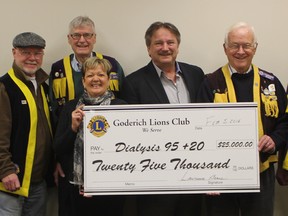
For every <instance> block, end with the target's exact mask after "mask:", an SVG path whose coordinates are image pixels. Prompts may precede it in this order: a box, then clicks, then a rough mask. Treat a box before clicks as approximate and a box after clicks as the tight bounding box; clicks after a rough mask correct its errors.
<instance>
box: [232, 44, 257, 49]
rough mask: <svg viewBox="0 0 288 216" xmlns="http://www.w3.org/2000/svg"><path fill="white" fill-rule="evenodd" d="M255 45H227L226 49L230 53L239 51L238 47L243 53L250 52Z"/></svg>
mask: <svg viewBox="0 0 288 216" xmlns="http://www.w3.org/2000/svg"><path fill="white" fill-rule="evenodd" d="M257 45H258V44H257V43H254V44H250V43H246V44H238V43H228V46H227V47H228V48H229V49H230V50H232V51H237V50H239V49H240V47H242V49H243V50H244V51H250V50H252V49H254V48H256V47H257Z"/></svg>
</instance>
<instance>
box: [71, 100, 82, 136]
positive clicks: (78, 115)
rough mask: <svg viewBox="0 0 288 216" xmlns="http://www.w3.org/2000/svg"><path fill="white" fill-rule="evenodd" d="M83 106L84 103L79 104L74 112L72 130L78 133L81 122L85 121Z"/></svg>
mask: <svg viewBox="0 0 288 216" xmlns="http://www.w3.org/2000/svg"><path fill="white" fill-rule="evenodd" d="M83 107H84V104H83V105H81V106H79V107H78V108H77V109H75V110H74V111H73V112H72V125H71V128H72V130H73V131H74V132H75V133H76V132H77V131H78V128H79V126H80V124H81V122H82V121H83V117H84V112H83V110H82V109H83Z"/></svg>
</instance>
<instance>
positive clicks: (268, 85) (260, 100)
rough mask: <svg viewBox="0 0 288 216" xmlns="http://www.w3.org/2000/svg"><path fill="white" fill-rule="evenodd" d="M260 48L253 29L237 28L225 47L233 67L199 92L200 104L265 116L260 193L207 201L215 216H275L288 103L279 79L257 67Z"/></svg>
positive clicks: (239, 25) (261, 121) (220, 72)
mask: <svg viewBox="0 0 288 216" xmlns="http://www.w3.org/2000/svg"><path fill="white" fill-rule="evenodd" d="M257 45H258V43H257V39H256V36H255V32H254V28H253V27H252V26H250V25H249V24H247V23H243V22H240V23H237V24H235V25H233V26H232V27H231V28H230V29H229V30H228V32H227V34H226V35H225V41H224V44H223V47H224V52H225V54H226V56H227V58H228V64H226V65H225V66H223V67H221V68H219V69H217V70H216V71H215V72H213V73H211V74H208V75H207V76H206V79H205V80H204V82H203V84H202V86H201V87H200V90H199V94H198V102H214V103H234V102H256V103H257V104H258V116H259V118H258V129H259V131H258V134H259V142H258V143H257V145H258V150H259V154H260V156H259V158H260V192H259V193H227V194H216V195H215V194H214V195H215V196H211V195H207V197H206V198H207V205H208V206H207V211H208V215H209V216H211V215H212V216H214V215H219V216H220V215H221V216H234V215H235V216H238V215H241V216H257V215H259V216H273V204H274V184H275V173H274V166H273V164H274V163H275V162H276V161H277V156H276V154H277V151H278V150H279V149H281V148H283V147H284V146H285V142H286V138H287V136H286V134H287V127H288V126H287V125H288V124H287V123H288V121H287V115H286V114H285V110H286V105H287V100H286V94H285V90H284V88H283V86H282V85H281V83H280V81H279V80H278V78H277V77H276V76H275V75H274V74H272V73H270V72H267V71H265V70H262V69H260V68H258V67H257V66H256V65H254V64H252V60H253V57H254V55H255V53H256V49H257Z"/></svg>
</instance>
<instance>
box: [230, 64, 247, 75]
mask: <svg viewBox="0 0 288 216" xmlns="http://www.w3.org/2000/svg"><path fill="white" fill-rule="evenodd" d="M228 66H229V71H230V74H231V76H232V74H234V73H238V72H237V71H236V70H235V68H233V67H232V66H231V65H230V64H228ZM251 70H252V66H251V65H250V67H249V68H248V70H247V71H245V73H244V74H246V73H249V72H250V71H251Z"/></svg>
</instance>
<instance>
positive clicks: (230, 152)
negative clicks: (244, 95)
mask: <svg viewBox="0 0 288 216" xmlns="http://www.w3.org/2000/svg"><path fill="white" fill-rule="evenodd" d="M84 111H85V118H84V126H83V127H84V192H85V193H86V194H91V195H108V194H165V193H171V194H173V193H206V192H221V193H223V192H259V184H260V179H259V155H258V150H257V143H258V114H257V104H256V103H235V104H233V103H228V104H212V103H211V104H210V103H209V104H177V105H173V104H164V105H117V106H92V107H91V106H85V107H84Z"/></svg>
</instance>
